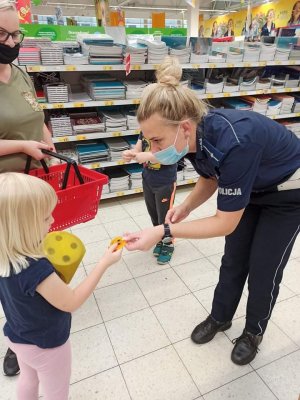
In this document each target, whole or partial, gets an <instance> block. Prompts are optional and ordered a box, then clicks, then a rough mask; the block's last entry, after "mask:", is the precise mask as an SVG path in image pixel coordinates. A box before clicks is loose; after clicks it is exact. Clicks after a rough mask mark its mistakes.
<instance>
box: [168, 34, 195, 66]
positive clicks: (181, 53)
mask: <svg viewBox="0 0 300 400" xmlns="http://www.w3.org/2000/svg"><path fill="white" fill-rule="evenodd" d="M161 40H162V41H163V42H165V43H166V45H167V47H168V48H169V54H170V56H174V57H177V58H178V61H179V62H180V64H188V63H189V62H190V57H191V48H190V46H188V47H187V46H186V42H187V38H186V36H162V38H161Z"/></svg>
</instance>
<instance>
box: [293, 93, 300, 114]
mask: <svg viewBox="0 0 300 400" xmlns="http://www.w3.org/2000/svg"><path fill="white" fill-rule="evenodd" d="M292 112H293V113H298V112H300V96H299V95H297V94H294V105H293V108H292Z"/></svg>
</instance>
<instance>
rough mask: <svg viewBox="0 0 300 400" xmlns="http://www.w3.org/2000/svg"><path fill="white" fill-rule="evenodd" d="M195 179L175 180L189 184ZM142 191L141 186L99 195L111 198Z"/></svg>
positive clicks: (178, 183) (103, 197) (102, 197)
mask: <svg viewBox="0 0 300 400" xmlns="http://www.w3.org/2000/svg"><path fill="white" fill-rule="evenodd" d="M197 180H198V179H187V180H185V181H179V182H177V186H183V185H191V184H193V183H196V182H197ZM142 192H143V188H137V189H131V190H124V191H122V192H113V193H108V194H103V195H102V196H101V200H105V199H112V198H114V197H123V196H128V195H131V194H136V193H142Z"/></svg>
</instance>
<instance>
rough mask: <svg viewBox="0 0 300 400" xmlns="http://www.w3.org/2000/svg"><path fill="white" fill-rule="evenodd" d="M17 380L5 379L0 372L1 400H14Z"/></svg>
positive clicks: (13, 378)
mask: <svg viewBox="0 0 300 400" xmlns="http://www.w3.org/2000/svg"><path fill="white" fill-rule="evenodd" d="M1 340H2V339H1ZM0 363H1V366H2V363H3V359H2V358H0ZM17 380H18V377H17V376H13V377H7V376H4V375H3V374H2V372H1V373H0V387H1V399H3V400H16V398H17V397H16V390H17Z"/></svg>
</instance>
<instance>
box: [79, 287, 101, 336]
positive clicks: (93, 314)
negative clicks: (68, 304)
mask: <svg viewBox="0 0 300 400" xmlns="http://www.w3.org/2000/svg"><path fill="white" fill-rule="evenodd" d="M102 322H103V321H102V318H101V315H100V311H99V309H98V306H97V303H96V300H95V298H94V295H91V296H90V297H89V298H88V299H87V300H86V301H85V302H84V303H83V304H82V306H81V307H79V308H78V309H77V310H76V311H75V312H73V313H72V327H71V332H77V331H80V330H82V329H86V328H89V327H90V326H95V325H98V324H101V323H102Z"/></svg>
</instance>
